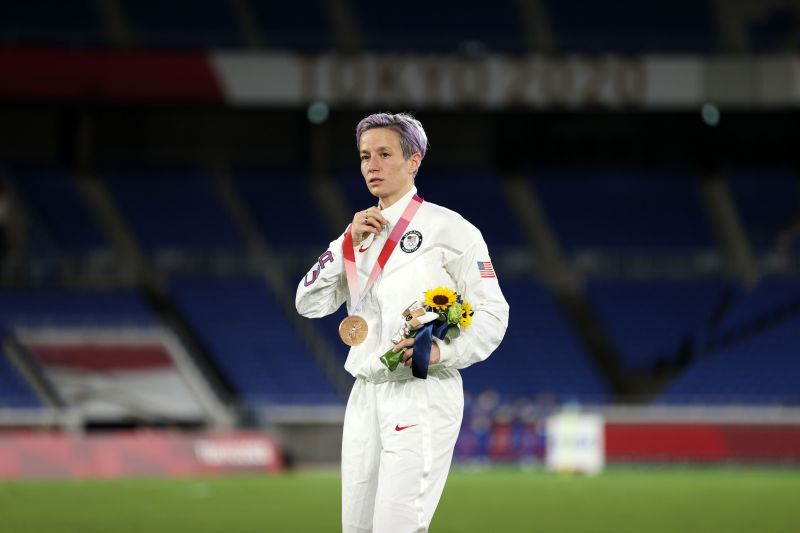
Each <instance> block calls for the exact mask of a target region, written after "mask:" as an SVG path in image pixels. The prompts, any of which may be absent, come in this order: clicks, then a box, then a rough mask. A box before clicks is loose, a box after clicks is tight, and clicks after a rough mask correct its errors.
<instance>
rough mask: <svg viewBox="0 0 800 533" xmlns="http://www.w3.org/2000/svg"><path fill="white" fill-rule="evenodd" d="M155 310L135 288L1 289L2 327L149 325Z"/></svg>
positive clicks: (0, 311)
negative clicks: (113, 289) (116, 289)
mask: <svg viewBox="0 0 800 533" xmlns="http://www.w3.org/2000/svg"><path fill="white" fill-rule="evenodd" d="M155 322H156V319H155V317H154V316H153V314H152V311H151V310H150V309H149V307H148V305H147V303H146V302H145V301H144V300H143V299H142V297H141V296H140V295H139V294H138V293H137V292H134V291H126V290H118V291H108V290H102V291H101V290H97V291H86V290H81V291H77V290H5V291H0V326H2V327H5V328H11V327H13V326H14V325H28V326H47V325H54V326H77V325H89V326H105V325H112V326H123V325H132V326H148V325H153V324H154V323H155Z"/></svg>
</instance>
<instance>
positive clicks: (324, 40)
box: [250, 0, 335, 52]
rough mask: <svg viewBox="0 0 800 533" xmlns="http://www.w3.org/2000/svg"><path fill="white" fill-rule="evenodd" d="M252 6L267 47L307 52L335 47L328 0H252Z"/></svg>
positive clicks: (257, 25)
mask: <svg viewBox="0 0 800 533" xmlns="http://www.w3.org/2000/svg"><path fill="white" fill-rule="evenodd" d="M250 10H251V12H252V14H253V22H254V24H255V25H256V27H257V28H258V29H259V31H260V33H261V38H262V40H263V42H264V46H265V47H267V48H271V49H279V50H282V49H291V50H300V51H303V52H322V51H325V50H329V49H332V48H335V46H334V40H333V30H332V28H331V22H330V19H329V16H328V10H329V8H328V6H327V2H325V0H306V1H304V2H250Z"/></svg>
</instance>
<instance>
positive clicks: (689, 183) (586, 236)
mask: <svg viewBox="0 0 800 533" xmlns="http://www.w3.org/2000/svg"><path fill="white" fill-rule="evenodd" d="M532 175H533V178H534V181H535V184H536V187H537V189H538V190H539V193H540V196H541V199H542V204H543V206H544V209H545V212H546V213H547V215H548V217H549V220H550V222H551V224H552V225H553V227H554V229H555V232H556V235H557V236H558V238H559V240H560V241H561V244H562V245H563V246H564V247H565V248H566V249H567V250H568V251H571V252H575V251H580V250H600V251H605V252H619V253H627V252H633V253H639V252H647V253H655V254H661V255H668V254H682V253H690V252H698V251H709V250H713V249H714V247H715V243H714V238H713V235H712V231H711V226H710V223H709V220H708V216H707V214H706V213H705V211H704V206H703V204H702V198H701V196H700V190H699V187H698V183H697V178H696V177H695V176H694V175H692V173H691V172H690V171H688V170H686V169H661V168H631V167H627V168H625V167H619V168H610V167H599V168H589V167H586V168H582V167H574V166H573V167H568V166H560V167H557V168H556V167H551V168H540V169H536V170H534V171H533V173H532Z"/></svg>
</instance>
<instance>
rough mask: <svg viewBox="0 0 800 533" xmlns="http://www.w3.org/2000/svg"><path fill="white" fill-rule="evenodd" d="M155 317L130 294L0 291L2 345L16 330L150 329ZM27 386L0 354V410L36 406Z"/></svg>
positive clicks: (134, 295) (124, 292)
mask: <svg viewBox="0 0 800 533" xmlns="http://www.w3.org/2000/svg"><path fill="white" fill-rule="evenodd" d="M155 321H156V319H155V317H154V316H153V314H152V312H151V311H150V310H149V308H148V307H147V305H146V303H145V302H144V301H143V300H142V298H141V297H140V296H139V295H138V294H137V293H136V292H133V291H65V290H13V291H10V290H4V291H0V333H1V334H2V338H3V340H4V342H5V341H6V340H8V339H9V338H10V336H11V335H13V333H14V330H15V328H17V327H54V326H55V327H64V326H81V327H83V326H91V327H96V326H135V327H141V326H150V325H153V324H155ZM39 405H41V401H40V400H39V399H38V397H37V396H36V395H35V393H34V392H33V390H32V389H31V386H30V384H29V383H28V382H27V381H26V380H25V379H23V377H22V375H21V374H20V373H19V372H18V371H17V369H16V368H15V367H14V366H13V364H12V363H11V360H10V359H9V358H8V353H7V350H6V346H3V348H2V352H0V407H36V406H39Z"/></svg>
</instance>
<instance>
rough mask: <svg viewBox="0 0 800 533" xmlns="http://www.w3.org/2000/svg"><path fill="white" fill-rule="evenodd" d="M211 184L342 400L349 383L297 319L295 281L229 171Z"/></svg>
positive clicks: (329, 349)
mask: <svg viewBox="0 0 800 533" xmlns="http://www.w3.org/2000/svg"><path fill="white" fill-rule="evenodd" d="M214 183H215V185H216V187H217V191H218V194H219V197H220V200H221V201H222V204H223V207H224V208H225V210H226V211H227V212H228V213H229V215H230V216H231V218H232V220H233V222H234V225H235V226H236V228H237V229H238V230H239V232H240V233H241V234H242V235H243V237H244V239H245V242H246V243H247V245H248V247H249V248H250V251H251V253H252V254H253V255H254V256H255V257H256V258H257V262H258V263H259V264H260V265H262V268H261V269H260V271H261V273H262V277H263V279H264V281H265V282H266V284H267V286H268V287H269V289H270V291H271V292H272V294H273V295H274V296H275V299H276V300H277V301H278V302H279V303H280V304H281V305H282V306H283V311H284V313H285V314H286V316H287V318H288V320H289V322H290V323H291V324H292V326H293V327H294V328H295V330H296V331H297V332H298V333H299V334H300V335H301V336H302V338H303V339H305V341H306V342H307V343H308V348H309V351H310V353H311V355H312V356H313V357H314V358H315V363H316V364H317V366H318V367H319V368H320V369H321V370H322V372H323V374H324V375H325V378H326V379H327V381H328V382H329V383H330V384H331V385H332V386H333V388H334V389H335V390H336V391H337V392H338V393H339V394H340V395H341V396H342V398H346V397H347V396H348V395H349V393H350V388H351V387H352V383H351V381H350V379H349V377H347V376H346V375H345V374H344V373H343V372H342V370H341V363H340V361H339V359H338V358H337V356H336V352H335V349H334V348H333V346H331V344H330V342H329V341H328V340H327V339H326V338H325V337H324V336H323V335H322V334H321V333H320V332H319V331H318V330H317V325H316V324H314V323H313V322H312V321H310V320H307V319H305V318H303V317H301V316H300V315H299V314H298V313H297V310H296V309H295V306H294V301H295V293H294V287H295V286H296V283H297V280H290V279H289V278H288V276H287V274H286V272H285V271H284V269H283V268H282V267H281V265H280V264H279V262H278V261H275V260H274V258H275V257H276V254H275V252H274V251H273V250H272V249H271V247H270V245H269V244H268V243H267V242H266V239H264V236H263V234H262V233H261V230H260V229H259V226H258V224H257V223H256V221H255V219H254V217H253V215H252V214H251V213H250V211H249V210H248V207H247V204H246V203H245V202H244V201H243V199H242V197H241V195H240V193H239V190H238V189H237V187H236V186H235V184H234V183H233V180H232V179H231V173H230V168H229V167H228V166H227V165H220V166H219V167H218V168H217V169H216V171H215V172H214Z"/></svg>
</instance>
